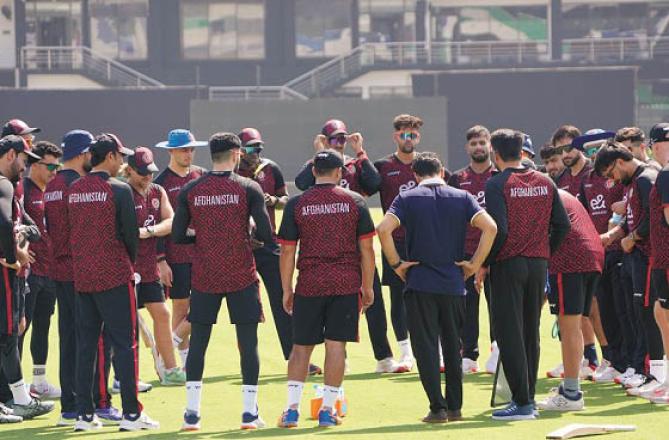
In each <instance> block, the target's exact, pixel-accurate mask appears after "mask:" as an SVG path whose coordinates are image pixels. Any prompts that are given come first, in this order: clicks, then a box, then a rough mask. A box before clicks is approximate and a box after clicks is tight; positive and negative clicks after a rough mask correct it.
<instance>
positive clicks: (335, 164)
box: [314, 148, 344, 170]
mask: <svg viewBox="0 0 669 440" xmlns="http://www.w3.org/2000/svg"><path fill="white" fill-rule="evenodd" d="M343 166H344V159H343V158H342V156H341V154H339V152H338V151H335V150H333V149H332V148H327V149H325V150H322V151H319V152H318V153H316V155H315V156H314V168H316V169H318V170H333V169H335V168H341V167H343Z"/></svg>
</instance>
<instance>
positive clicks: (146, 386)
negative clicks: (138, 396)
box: [111, 379, 153, 394]
mask: <svg viewBox="0 0 669 440" xmlns="http://www.w3.org/2000/svg"><path fill="white" fill-rule="evenodd" d="M152 389H153V385H151V384H150V383H146V382H142V381H141V380H138V381H137V392H138V393H148V392H149V391H151V390H152ZM111 393H112V394H120V393H121V383H120V382H119V381H118V380H117V379H114V381H113V382H112V387H111Z"/></svg>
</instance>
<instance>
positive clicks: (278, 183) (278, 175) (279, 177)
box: [272, 163, 286, 190]
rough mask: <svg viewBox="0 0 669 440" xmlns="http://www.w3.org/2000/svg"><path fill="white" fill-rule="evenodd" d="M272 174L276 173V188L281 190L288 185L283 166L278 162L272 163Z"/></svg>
mask: <svg viewBox="0 0 669 440" xmlns="http://www.w3.org/2000/svg"><path fill="white" fill-rule="evenodd" d="M272 174H273V175H274V190H280V189H281V188H284V187H285V186H286V181H285V180H284V178H283V173H282V172H281V168H279V166H278V165H277V164H274V163H273V164H272Z"/></svg>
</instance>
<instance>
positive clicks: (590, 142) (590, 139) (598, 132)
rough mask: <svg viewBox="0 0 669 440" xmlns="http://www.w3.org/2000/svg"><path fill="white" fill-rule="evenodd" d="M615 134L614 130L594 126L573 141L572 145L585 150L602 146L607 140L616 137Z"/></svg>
mask: <svg viewBox="0 0 669 440" xmlns="http://www.w3.org/2000/svg"><path fill="white" fill-rule="evenodd" d="M615 136H616V134H615V133H614V132H612V131H606V130H602V129H601V128H593V129H592V130H588V131H586V132H585V134H583V135H581V136H579V137H577V138H576V139H574V140H573V141H571V146H572V147H574V148H576V149H577V150H580V151H583V152H585V151H586V150H588V149H590V148H595V147H601V146H602V145H603V144H604V142H605V141H607V140H608V139H612V138H615Z"/></svg>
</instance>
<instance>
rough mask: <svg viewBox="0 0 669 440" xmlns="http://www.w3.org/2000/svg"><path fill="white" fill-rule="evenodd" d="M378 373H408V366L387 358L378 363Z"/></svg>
mask: <svg viewBox="0 0 669 440" xmlns="http://www.w3.org/2000/svg"><path fill="white" fill-rule="evenodd" d="M376 372H377V373H408V372H409V370H408V369H407V367H406V366H404V365H402V364H400V363H399V362H397V361H396V360H395V359H393V358H391V357H387V358H385V359H381V360H380V361H378V362H377V363H376Z"/></svg>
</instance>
